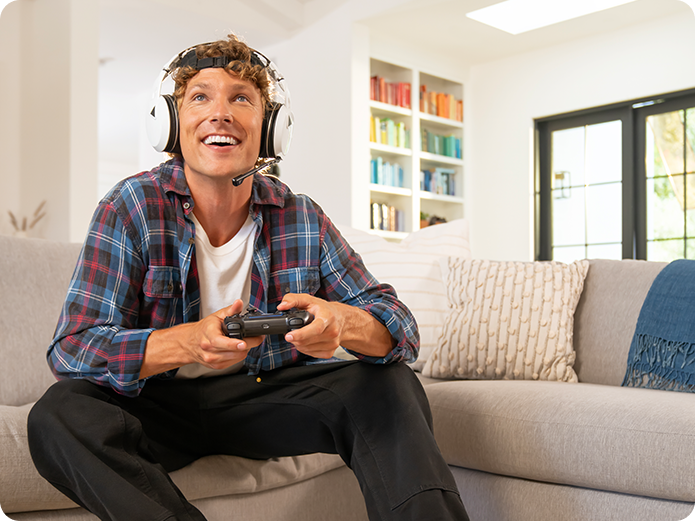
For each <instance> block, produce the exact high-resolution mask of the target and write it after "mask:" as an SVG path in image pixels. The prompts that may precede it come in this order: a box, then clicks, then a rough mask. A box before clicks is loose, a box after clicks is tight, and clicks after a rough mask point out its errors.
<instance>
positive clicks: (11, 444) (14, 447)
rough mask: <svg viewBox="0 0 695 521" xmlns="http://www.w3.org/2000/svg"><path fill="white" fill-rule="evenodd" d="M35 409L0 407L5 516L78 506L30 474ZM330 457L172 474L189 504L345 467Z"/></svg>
mask: <svg viewBox="0 0 695 521" xmlns="http://www.w3.org/2000/svg"><path fill="white" fill-rule="evenodd" d="M32 405H33V404H29V405H25V406H22V407H13V406H0V469H2V472H0V506H2V511H3V512H5V513H6V514H8V513H12V512H25V511H34V510H56V509H64V508H74V507H75V506H76V505H75V504H74V503H73V502H72V501H70V500H69V499H68V498H66V497H65V496H63V495H62V494H61V493H60V492H58V491H57V490H56V489H54V488H53V487H52V486H51V485H50V484H49V483H48V482H47V481H46V480H44V479H43V478H42V477H41V476H40V475H39V473H38V472H37V471H36V469H35V468H34V464H33V462H32V460H31V456H30V455H29V446H28V444H27V416H28V415H29V411H30V410H31V407H32ZM343 465H344V463H343V462H342V460H341V459H340V457H339V456H337V455H334V454H311V455H308V456H296V457H292V458H278V459H272V460H268V461H258V460H249V459H245V458H239V457H236V456H208V457H206V458H202V459H200V460H198V461H195V462H193V463H192V464H190V465H188V466H187V467H184V468H183V469H180V470H177V471H175V472H172V473H171V478H172V479H173V481H174V482H175V483H176V484H177V485H178V487H179V488H180V489H181V492H183V494H184V496H186V498H188V499H189V500H195V499H203V498H210V497H216V496H223V495H230V494H248V493H251V492H258V491H264V490H271V489H275V488H279V487H283V486H286V485H289V484H292V483H298V482H300V481H304V480H307V479H310V478H312V477H315V476H319V475H321V474H323V473H325V472H328V471H330V470H332V469H336V468H338V467H341V466H343Z"/></svg>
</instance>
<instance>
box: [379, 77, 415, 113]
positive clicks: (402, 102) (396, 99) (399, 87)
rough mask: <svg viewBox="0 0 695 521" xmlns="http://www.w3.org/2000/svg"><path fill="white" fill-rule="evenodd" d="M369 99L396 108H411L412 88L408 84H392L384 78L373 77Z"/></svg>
mask: <svg viewBox="0 0 695 521" xmlns="http://www.w3.org/2000/svg"><path fill="white" fill-rule="evenodd" d="M369 97H370V99H372V100H374V101H380V102H381V103H388V104H389V105H394V106H396V107H403V108H406V109H409V108H411V102H410V99H411V86H410V83H407V82H390V81H387V80H386V79H385V78H383V77H380V76H372V77H371V78H370V82H369Z"/></svg>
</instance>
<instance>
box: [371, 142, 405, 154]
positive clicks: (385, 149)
mask: <svg viewBox="0 0 695 521" xmlns="http://www.w3.org/2000/svg"><path fill="white" fill-rule="evenodd" d="M369 148H370V149H372V150H373V151H375V152H382V153H384V154H391V155H394V156H412V155H413V151H412V150H411V149H409V148H403V147H392V146H391V145H383V144H381V143H374V141H370V142H369Z"/></svg>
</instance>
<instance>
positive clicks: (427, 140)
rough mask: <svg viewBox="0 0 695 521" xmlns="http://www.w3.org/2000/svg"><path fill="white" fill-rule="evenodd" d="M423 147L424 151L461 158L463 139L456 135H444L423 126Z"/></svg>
mask: <svg viewBox="0 0 695 521" xmlns="http://www.w3.org/2000/svg"><path fill="white" fill-rule="evenodd" d="M421 147H422V151H423V152H429V153H431V154H439V155H440V156H447V157H453V158H456V159H461V139H460V138H457V137H456V136H454V135H448V136H442V135H440V134H435V133H433V132H430V131H429V130H427V129H426V128H423V129H422V139H421Z"/></svg>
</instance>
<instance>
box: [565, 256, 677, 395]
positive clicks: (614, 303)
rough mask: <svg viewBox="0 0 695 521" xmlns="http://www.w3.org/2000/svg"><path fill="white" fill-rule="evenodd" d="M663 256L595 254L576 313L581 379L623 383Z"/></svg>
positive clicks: (591, 381) (575, 342)
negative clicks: (624, 257) (645, 258)
mask: <svg viewBox="0 0 695 521" xmlns="http://www.w3.org/2000/svg"><path fill="white" fill-rule="evenodd" d="M664 266H666V263H663V262H647V261H635V260H622V261H617V260H592V261H590V264H589V272H588V273H587V276H586V280H585V281H584V289H583V291H582V296H581V298H580V299H579V304H578V305H577V310H576V312H575V314H574V348H575V350H576V352H577V360H576V362H575V364H574V369H575V371H576V372H577V376H578V378H579V381H580V382H587V383H597V384H607V385H620V384H621V383H622V381H623V377H624V376H625V371H626V370H627V355H628V352H629V350H630V343H631V342H632V336H633V334H634V332H635V326H636V325H637V318H638V317H639V313H640V310H641V309H642V303H643V302H644V299H645V297H646V296H647V293H648V292H649V288H650V287H651V284H652V282H653V281H654V279H655V278H656V276H657V274H658V273H659V272H660V271H661V270H662V269H663V268H664Z"/></svg>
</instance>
